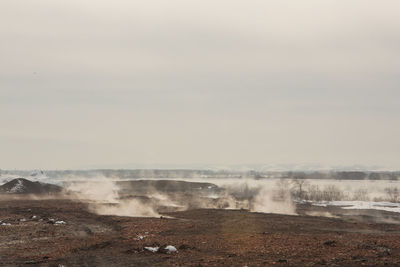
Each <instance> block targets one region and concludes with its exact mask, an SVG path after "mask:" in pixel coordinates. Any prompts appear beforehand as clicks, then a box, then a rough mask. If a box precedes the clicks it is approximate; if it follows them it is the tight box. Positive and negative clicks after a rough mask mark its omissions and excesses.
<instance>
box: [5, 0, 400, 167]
mask: <svg viewBox="0 0 400 267" xmlns="http://www.w3.org/2000/svg"><path fill="white" fill-rule="evenodd" d="M399 10H400V2H398V1H394V0H393V1H391V0H387V1H376V0H373V1H361V0H348V1H333V0H332V1H329V0H328V1H317V0H305V1H286V0H279V1H278V0H276V1H268V0H267V1H226V0H221V1H209V0H205V1H198V2H193V1H177V0H171V1H160V0H150V1H123V0H117V1H99V0H98V1H93V0H80V1H77V0H72V1H57V0H52V1H50V0H48V1H45V0H36V1H23V0H2V1H1V3H0V21H1V23H0V58H1V60H0V168H3V169H4V168H20V169H29V168H47V169H56V168H65V169H66V168H92V167H97V168H101V167H106V168H108V167H111V168H119V167H124V168H129V167H134V166H137V165H146V166H156V165H159V164H162V165H165V166H168V165H174V166H176V165H177V164H181V166H193V165H194V164H220V165H222V166H223V165H229V164H250V163H256V164H292V163H294V164H314V163H317V164H321V165H329V166H330V165H353V164H362V165H366V166H371V165H374V166H375V165H378V166H384V167H385V168H391V169H400V138H399V136H400V123H399V122H400V105H399V99H400V90H399V84H400V83H399V82H400V73H399V72H400V35H399V32H400V16H399Z"/></svg>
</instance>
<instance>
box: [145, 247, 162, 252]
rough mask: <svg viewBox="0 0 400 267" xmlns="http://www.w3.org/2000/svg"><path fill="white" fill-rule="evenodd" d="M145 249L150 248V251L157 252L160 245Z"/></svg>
mask: <svg viewBox="0 0 400 267" xmlns="http://www.w3.org/2000/svg"><path fill="white" fill-rule="evenodd" d="M144 249H146V250H148V251H150V252H153V253H155V252H157V251H158V250H159V249H160V247H144Z"/></svg>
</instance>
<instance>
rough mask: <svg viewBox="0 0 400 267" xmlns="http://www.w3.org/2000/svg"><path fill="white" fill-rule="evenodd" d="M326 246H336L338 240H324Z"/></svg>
mask: <svg viewBox="0 0 400 267" xmlns="http://www.w3.org/2000/svg"><path fill="white" fill-rule="evenodd" d="M324 245H325V246H330V247H334V246H335V245H336V241H335V240H328V241H325V242H324Z"/></svg>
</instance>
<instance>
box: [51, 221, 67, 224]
mask: <svg viewBox="0 0 400 267" xmlns="http://www.w3.org/2000/svg"><path fill="white" fill-rule="evenodd" d="M54 224H67V223H66V222H64V221H56V222H55V223H54Z"/></svg>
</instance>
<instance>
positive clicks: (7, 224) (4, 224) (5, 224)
mask: <svg viewBox="0 0 400 267" xmlns="http://www.w3.org/2000/svg"><path fill="white" fill-rule="evenodd" d="M1 225H3V226H10V225H11V223H2V224H1Z"/></svg>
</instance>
